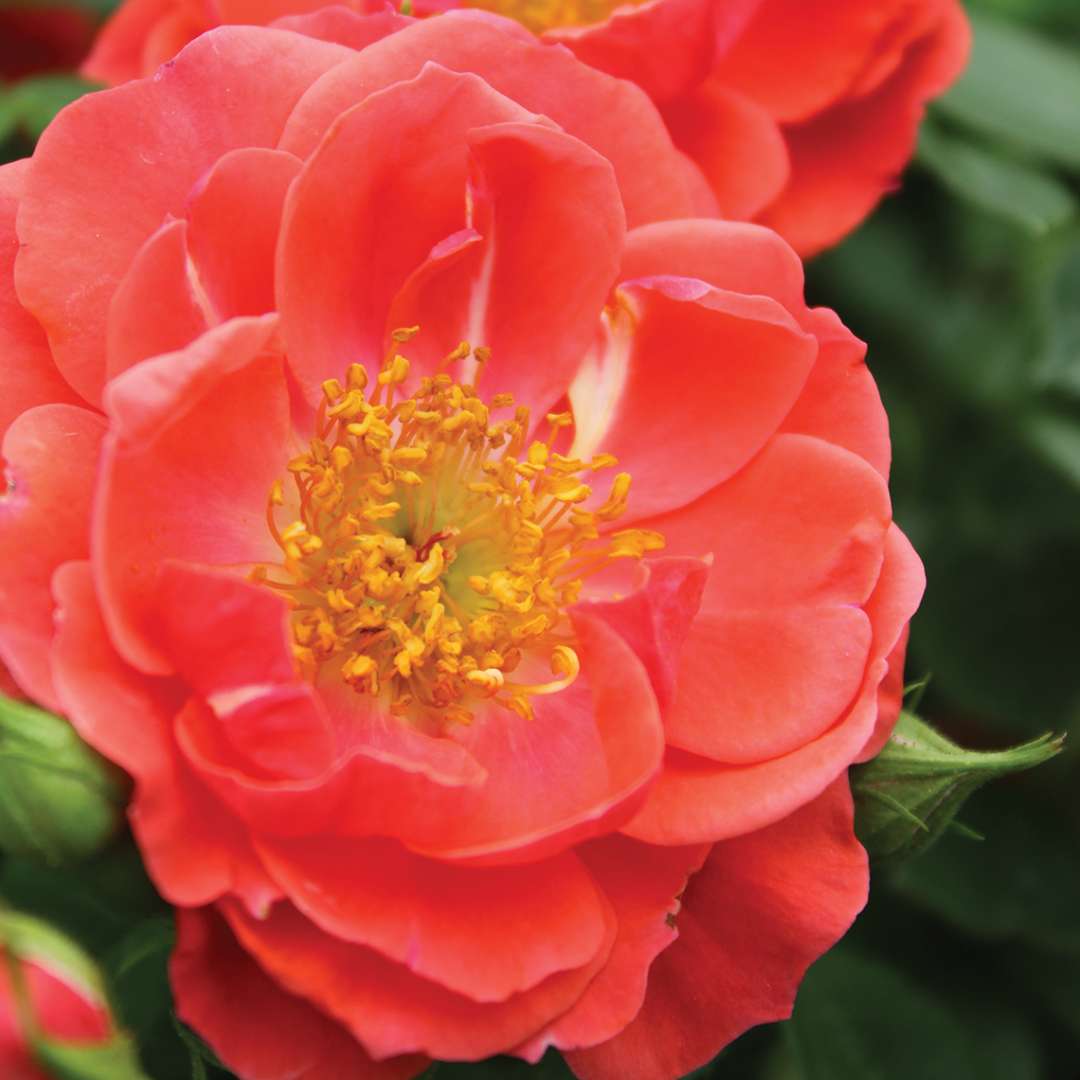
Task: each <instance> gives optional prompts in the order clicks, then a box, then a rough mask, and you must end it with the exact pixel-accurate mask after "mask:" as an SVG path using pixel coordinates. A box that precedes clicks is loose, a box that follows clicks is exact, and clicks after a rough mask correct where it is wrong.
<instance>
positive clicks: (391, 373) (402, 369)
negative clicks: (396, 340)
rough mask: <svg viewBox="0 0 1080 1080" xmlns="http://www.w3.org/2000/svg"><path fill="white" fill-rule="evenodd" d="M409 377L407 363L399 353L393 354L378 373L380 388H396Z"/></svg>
mask: <svg viewBox="0 0 1080 1080" xmlns="http://www.w3.org/2000/svg"><path fill="white" fill-rule="evenodd" d="M408 377H409V361H408V360H406V359H405V357H404V356H402V355H401V353H395V354H394V356H393V357H392V358H391V360H390V362H389V363H388V364H387V365H386V366H385V367H384V368H383V369H382V371H380V372H379V377H378V381H379V385H380V386H391V385H393V386H397V385H398V384H399V383H403V382H404V381H405V380H406V379H407V378H408Z"/></svg>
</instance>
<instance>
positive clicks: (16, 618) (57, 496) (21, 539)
mask: <svg viewBox="0 0 1080 1080" xmlns="http://www.w3.org/2000/svg"><path fill="white" fill-rule="evenodd" d="M104 433H105V421H104V419H103V418H102V417H101V416H99V415H98V414H97V413H93V412H90V411H89V410H88V409H81V408H79V407H78V406H77V405H39V406H37V407H36V408H32V409H30V410H28V411H27V412H24V413H23V414H22V415H21V416H19V417H18V418H17V419H16V420H15V422H14V423H13V424H12V425H11V426H10V427H9V428H8V430H7V434H6V435H5V437H4V442H3V455H2V456H3V458H4V460H5V461H6V462H7V467H6V469H5V474H6V479H7V490H6V492H5V493H4V494H3V495H2V496H0V550H2V551H3V552H4V558H3V562H2V564H0V657H2V659H3V662H4V664H6V665H7V667H8V668H9V669H10V671H11V673H12V675H14V676H15V679H16V681H17V682H18V683H19V685H20V686H21V687H22V688H23V689H24V690H25V691H26V693H27V694H29V696H30V697H31V698H33V699H34V700H35V701H37V702H39V703H40V704H41V705H43V706H44V707H45V708H47V709H54V710H55V709H57V708H58V707H59V702H58V701H57V698H56V694H55V692H54V690H53V685H52V677H51V675H50V673H49V644H50V642H51V641H52V636H53V619H52V613H53V600H52V593H51V582H52V575H53V571H54V570H56V568H57V567H58V566H60V564H61V563H65V562H67V561H68V560H70V559H85V558H86V557H87V556H88V554H89V545H90V500H91V496H92V493H93V490H94V477H95V474H96V472H97V462H98V453H99V449H100V446H101V440H102V437H103V436H104Z"/></svg>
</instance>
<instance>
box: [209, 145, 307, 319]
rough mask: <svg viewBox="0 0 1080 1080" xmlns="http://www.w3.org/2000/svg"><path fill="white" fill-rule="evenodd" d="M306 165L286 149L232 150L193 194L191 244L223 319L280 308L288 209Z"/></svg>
mask: <svg viewBox="0 0 1080 1080" xmlns="http://www.w3.org/2000/svg"><path fill="white" fill-rule="evenodd" d="M301 165H302V162H301V161H300V159H299V158H295V157H293V156H292V154H285V153H282V151H280V150H267V149H264V148H262V147H252V148H250V149H245V150H233V151H231V152H230V153H228V154H225V155H224V156H223V157H222V158H221V159H220V160H219V161H218V162H217V163H216V164H215V165H214V167H213V168H212V169H211V170H210V172H209V173H207V175H206V176H205V177H204V178H203V179H202V180H201V181H200V183H199V185H198V187H197V188H196V190H195V192H194V193H193V194H192V196H191V198H190V201H189V203H188V221H189V224H190V228H189V231H188V247H189V248H190V250H191V257H192V259H193V260H194V262H195V266H196V267H197V270H198V277H199V283H200V285H201V286H202V289H203V292H204V295H205V297H206V300H207V302H208V304H209V305H210V306H211V308H212V310H213V311H214V313H215V315H216V316H217V321H223V320H225V319H229V318H232V317H233V316H235V315H263V314H265V313H266V312H268V311H273V310H274V253H275V251H276V249H277V240H278V233H279V232H280V231H281V209H282V206H283V204H284V202H285V195H286V192H288V190H289V185H290V184H291V183H292V182H293V180H294V179H295V178H296V176H297V174H298V173H299V172H300V168H301Z"/></svg>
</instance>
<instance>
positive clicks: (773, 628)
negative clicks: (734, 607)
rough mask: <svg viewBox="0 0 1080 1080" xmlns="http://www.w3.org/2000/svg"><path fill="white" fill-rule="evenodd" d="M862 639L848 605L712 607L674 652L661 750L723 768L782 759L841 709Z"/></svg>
mask: <svg viewBox="0 0 1080 1080" xmlns="http://www.w3.org/2000/svg"><path fill="white" fill-rule="evenodd" d="M870 637H871V629H870V620H869V619H868V618H867V617H866V615H864V614H863V612H862V611H860V610H859V609H858V608H857V607H854V606H853V605H848V604H833V605H829V606H825V605H822V606H819V607H792V608H781V609H775V608H773V609H768V610H765V611H731V610H726V609H716V608H714V609H712V610H711V611H709V612H707V613H705V614H703V615H701V616H700V617H699V618H698V619H697V621H696V622H695V623H694V625H693V627H692V628H691V630H690V636H689V638H688V639H687V642H686V645H685V647H684V648H683V652H682V663H681V665H680V667H679V674H678V681H677V683H676V686H677V691H676V695H675V703H674V705H673V706H672V708H670V709H669V710H668V711H667V712H666V713H665V714H664V727H665V730H666V731H667V741H668V745H669V746H676V747H679V749H681V750H688V751H690V752H691V753H693V754H700V755H702V756H703V757H709V758H713V759H714V760H716V761H724V762H728V763H730V764H751V763H753V762H756V761H765V760H767V759H769V758H775V757H780V756H781V755H783V754H787V753H790V752H791V751H792V750H795V749H797V748H798V747H800V746H802V745H803V744H804V743H807V742H810V741H811V740H812V739H816V738H817V737H818V736H819V735H821V734H822V733H823V732H824V731H826V730H828V729H829V728H830V727H832V725H833V724H834V723H836V721H837V720H838V719H839V718H840V717H841V716H842V715H843V714H844V713H845V712H846V711H847V709H848V708H849V707H850V706H851V704H852V702H853V701H854V699H855V695H856V693H857V692H858V690H859V688H860V686H861V685H862V681H863V672H864V671H865V670H866V662H867V657H868V655H869V652H870Z"/></svg>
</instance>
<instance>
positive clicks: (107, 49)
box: [82, 0, 209, 86]
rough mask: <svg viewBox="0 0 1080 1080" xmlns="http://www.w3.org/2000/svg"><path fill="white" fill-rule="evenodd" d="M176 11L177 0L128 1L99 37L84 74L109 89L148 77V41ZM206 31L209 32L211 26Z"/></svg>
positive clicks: (206, 26) (87, 61)
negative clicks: (146, 58)
mask: <svg viewBox="0 0 1080 1080" xmlns="http://www.w3.org/2000/svg"><path fill="white" fill-rule="evenodd" d="M175 9H176V0H127V2H126V3H124V4H122V5H121V6H120V8H119V9H118V10H117V12H116V14H115V15H113V17H112V18H111V19H109V21H108V22H107V23H106V24H105V26H104V27H103V28H102V30H101V32H100V33H99V34H98V36H97V40H96V41H95V42H94V48H93V50H92V51H91V53H90V55H89V56H88V57H87V59H86V61H85V62H84V64H83V66H82V74H83V75H85V76H86V77H87V78H88V79H94V80H96V81H97V82H103V83H105V84H107V85H109V86H119V85H120V83H125V82H128V81H129V80H130V79H139V78H141V77H142V76H143V75H146V74H147V70H146V68H145V67H144V59H143V56H144V50H145V46H146V40H147V38H148V37H149V36H150V34H151V33H153V31H154V28H155V26H157V24H158V23H159V22H161V20H162V19H164V18H166V17H167V16H168V15H169V14H170V13H171V12H173V11H174V10H175ZM203 29H209V24H208V23H207V24H206V25H205V26H204V27H203Z"/></svg>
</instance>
